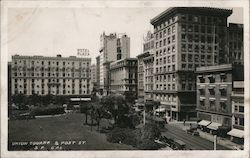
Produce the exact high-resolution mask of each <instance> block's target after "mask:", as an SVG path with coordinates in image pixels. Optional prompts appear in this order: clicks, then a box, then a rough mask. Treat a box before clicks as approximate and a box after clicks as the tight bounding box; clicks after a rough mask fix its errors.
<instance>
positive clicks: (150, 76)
mask: <svg viewBox="0 0 250 158" xmlns="http://www.w3.org/2000/svg"><path fill="white" fill-rule="evenodd" d="M143 63H144V101H145V102H147V101H152V100H153V99H154V98H153V87H154V73H153V71H154V55H153V54H151V55H150V56H148V57H145V58H144V59H143Z"/></svg>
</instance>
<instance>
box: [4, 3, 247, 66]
mask: <svg viewBox="0 0 250 158" xmlns="http://www.w3.org/2000/svg"><path fill="white" fill-rule="evenodd" d="M165 9H167V8H149V7H148V8H38V9H33V8H19V9H17V8H12V9H9V10H8V52H9V53H8V60H9V61H10V60H11V56H12V55H14V54H20V55H43V56H56V54H62V56H72V55H73V56H76V55H77V49H79V48H85V49H89V50H90V53H91V54H90V57H91V58H92V63H95V57H96V56H97V55H98V54H99V53H98V52H99V48H100V34H101V33H102V32H104V31H105V33H106V34H109V33H113V32H116V33H127V35H128V36H129V37H130V45H131V47H130V52H131V57H136V56H137V55H138V54H140V53H141V52H142V37H143V34H145V33H146V32H147V30H150V29H152V26H151V24H150V22H149V21H150V19H152V18H153V17H155V16H156V15H158V14H159V13H161V12H162V11H164V10H165ZM229 22H235V23H243V10H242V9H241V8H233V14H232V15H231V16H230V17H229Z"/></svg>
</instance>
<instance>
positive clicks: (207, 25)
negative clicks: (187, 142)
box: [151, 7, 232, 120]
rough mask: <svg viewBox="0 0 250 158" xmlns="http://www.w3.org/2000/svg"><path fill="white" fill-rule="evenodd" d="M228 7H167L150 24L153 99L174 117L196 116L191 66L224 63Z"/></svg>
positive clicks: (180, 118) (193, 77)
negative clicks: (152, 56) (152, 55)
mask: <svg viewBox="0 0 250 158" xmlns="http://www.w3.org/2000/svg"><path fill="white" fill-rule="evenodd" d="M231 14H232V10H227V9H217V8H203V7H179V8H169V9H167V10H166V11H164V12H162V13H161V14H159V15H157V16H156V17H154V18H153V19H152V20H151V24H152V25H153V26H154V38H155V51H154V82H155V84H154V100H156V101H160V102H161V106H162V107H165V109H166V111H167V114H166V115H168V116H170V117H172V119H175V120H184V119H186V120H188V119H190V118H192V117H196V76H195V73H194V72H195V68H196V67H200V66H211V65H217V64H219V63H220V64H223V63H228V62H229V58H227V56H228V51H227V50H228V49H227V47H228V46H227V17H228V16H230V15H231Z"/></svg>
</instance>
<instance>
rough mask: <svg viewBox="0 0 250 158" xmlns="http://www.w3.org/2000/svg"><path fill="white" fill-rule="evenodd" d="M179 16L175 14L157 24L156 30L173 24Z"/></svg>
mask: <svg viewBox="0 0 250 158" xmlns="http://www.w3.org/2000/svg"><path fill="white" fill-rule="evenodd" d="M176 19H177V17H175V16H173V17H171V18H169V19H167V20H166V21H165V22H163V23H162V24H160V25H158V26H155V28H154V31H158V30H161V29H163V28H165V27H167V26H169V25H172V24H173V23H174V22H175V21H176Z"/></svg>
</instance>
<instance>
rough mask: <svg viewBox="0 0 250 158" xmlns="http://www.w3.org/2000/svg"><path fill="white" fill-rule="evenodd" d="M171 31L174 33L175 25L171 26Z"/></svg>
mask: <svg viewBox="0 0 250 158" xmlns="http://www.w3.org/2000/svg"><path fill="white" fill-rule="evenodd" d="M172 33H175V25H174V26H172Z"/></svg>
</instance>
